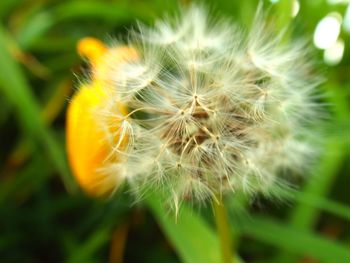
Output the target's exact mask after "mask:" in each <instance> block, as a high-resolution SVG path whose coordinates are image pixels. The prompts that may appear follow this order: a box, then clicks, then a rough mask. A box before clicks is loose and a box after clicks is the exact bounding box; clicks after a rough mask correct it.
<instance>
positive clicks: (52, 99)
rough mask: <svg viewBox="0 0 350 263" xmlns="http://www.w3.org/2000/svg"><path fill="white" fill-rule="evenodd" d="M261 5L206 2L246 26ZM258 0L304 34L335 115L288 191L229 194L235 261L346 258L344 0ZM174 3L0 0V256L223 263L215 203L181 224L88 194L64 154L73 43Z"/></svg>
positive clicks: (123, 197)
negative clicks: (304, 176) (275, 195)
mask: <svg viewBox="0 0 350 263" xmlns="http://www.w3.org/2000/svg"><path fill="white" fill-rule="evenodd" d="M189 2H190V1H182V2H181V3H182V4H188V3H189ZM258 2H259V1H255V0H249V1H248V0H246V1H230V0H226V1H225V0H218V1H212V2H211V1H207V3H208V5H209V6H213V7H214V9H215V10H216V13H218V14H225V15H226V16H229V17H232V19H233V20H234V21H236V22H237V23H239V24H240V25H242V27H249V25H250V24H251V22H252V19H253V16H254V13H255V12H256V9H257V6H258ZM263 2H264V8H265V9H267V10H269V17H271V19H276V22H275V24H276V27H280V28H283V27H284V26H287V25H288V24H290V25H291V27H290V28H291V32H292V33H291V34H290V35H289V36H290V38H298V37H303V38H306V39H307V40H308V41H309V42H310V46H311V49H312V50H313V53H314V56H315V61H316V62H317V67H318V69H317V70H318V71H319V72H320V73H321V74H322V75H323V77H324V78H325V80H326V81H325V82H324V83H323V84H322V85H321V86H320V87H319V88H320V89H322V90H323V91H324V92H325V93H326V94H327V99H326V100H327V101H326V103H327V104H328V105H329V106H328V107H327V108H328V111H329V116H330V118H329V120H328V121H327V123H326V124H325V125H323V126H322V127H319V129H320V131H322V133H323V134H324V137H323V139H322V140H323V143H324V149H323V151H322V154H321V156H320V159H319V160H318V162H317V163H316V165H315V166H314V167H312V170H311V171H310V175H312V176H313V177H311V179H310V180H306V181H305V182H304V181H302V182H300V192H298V193H296V194H295V196H293V197H290V198H289V199H288V200H287V201H283V202H277V203H276V200H265V199H264V198H256V200H253V201H250V202H249V204H248V206H247V207H248V208H247V210H248V211H246V212H241V210H243V208H242V206H243V205H242V206H239V202H237V200H236V199H237V198H236V197H228V198H227V200H226V201H227V203H228V204H230V220H231V223H232V224H231V228H232V229H231V230H232V235H233V236H234V240H235V247H236V250H237V251H238V254H239V257H240V260H241V261H242V262H260V263H263V262H264V263H265V262H266V263H268V262H271V263H288V262H290V263H292V262H303V263H316V262H334V263H346V262H350V227H349V226H350V224H349V221H350V176H349V172H350V165H349V163H350V162H349V153H350V151H349V149H350V148H349V145H350V101H349V95H350V57H349V56H350V52H349V48H350V41H349V40H350V4H349V2H350V1H349V0H328V1H326V0H312V1H311V0H310V1H307V0H304V1H296V0H295V1H294V0H280V1H277V0H275V1H267V0H266V1H263ZM178 3H179V2H178V1H170V0H165V1H161V0H149V1H146V0H133V1H132V0H129V1H127V0H104V1H102V0H101V1H97V0H95V1H88V0H86V1H76V0H52V1H49V0H1V1H0V19H1V24H0V127H1V129H0V145H1V148H0V262H115V263H118V262H165V263H172V262H186V263H207V262H208V263H211V262H212V263H215V262H219V258H220V255H219V243H218V238H217V236H216V234H215V226H214V224H213V219H212V211H211V207H210V205H207V206H206V207H201V208H196V209H194V211H192V210H191V209H187V208H186V207H185V208H184V209H183V210H182V212H181V214H180V217H179V218H178V222H177V223H176V222H175V218H174V217H173V216H171V215H170V214H169V213H167V211H164V210H163V208H162V206H161V205H160V204H159V202H158V201H157V200H156V198H150V199H149V200H147V201H146V202H143V203H138V204H133V200H132V199H131V198H130V197H129V196H128V194H126V193H123V191H120V192H119V193H117V195H116V196H115V197H113V198H112V199H110V200H93V199H90V198H88V197H86V196H85V195H84V194H83V193H82V192H81V191H80V190H79V189H78V187H77V185H76V184H75V182H74V180H73V178H72V176H71V173H70V170H69V167H68V165H67V161H66V157H65V135H64V126H65V109H66V106H67V102H68V100H69V98H70V96H71V95H72V93H73V92H74V90H75V88H76V86H77V84H78V81H77V79H76V77H75V76H74V75H75V74H77V75H79V74H81V73H82V71H83V68H84V65H83V62H82V60H81V59H80V58H79V57H78V56H77V54H76V43H77V41H78V40H79V39H81V38H82V37H85V36H93V37H97V38H100V39H103V40H110V39H113V38H115V37H120V38H121V39H123V37H124V38H125V32H126V30H127V28H130V27H132V26H135V25H136V20H140V21H143V22H144V23H148V24H152V22H153V21H154V20H155V19H156V18H157V17H159V16H162V15H163V14H165V13H169V12H170V13H172V12H174V10H176V8H177V6H178ZM291 14H293V16H292V15H291ZM272 17H274V18H272ZM316 28H317V30H316Z"/></svg>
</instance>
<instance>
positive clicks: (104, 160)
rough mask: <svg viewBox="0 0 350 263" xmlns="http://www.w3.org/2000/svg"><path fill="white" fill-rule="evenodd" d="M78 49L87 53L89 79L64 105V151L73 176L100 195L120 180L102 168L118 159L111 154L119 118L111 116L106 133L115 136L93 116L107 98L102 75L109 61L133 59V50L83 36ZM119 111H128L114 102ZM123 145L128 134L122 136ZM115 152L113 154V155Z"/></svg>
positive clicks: (86, 188) (116, 139)
mask: <svg viewBox="0 0 350 263" xmlns="http://www.w3.org/2000/svg"><path fill="white" fill-rule="evenodd" d="M78 53H79V54H80V55H81V56H83V57H86V58H87V59H88V60H89V62H90V64H91V68H92V80H91V83H89V84H85V85H82V86H81V87H80V88H79V90H78V91H77V93H76V94H75V95H74V96H73V98H72V100H71V103H70V104H69V106H68V109H67V127H66V136H67V152H68V159H69V163H70V165H71V168H72V171H73V174H74V176H75V177H76V179H77V181H78V183H79V184H80V186H81V187H82V188H83V189H84V190H85V191H86V192H87V193H88V194H89V195H92V196H102V195H106V194H109V193H111V192H112V191H114V189H116V188H117V186H118V185H119V184H120V182H119V181H118V177H117V176H111V175H107V174H106V173H104V172H103V170H102V169H101V168H102V166H105V165H106V164H108V163H109V162H111V163H115V162H118V161H119V160H117V159H118V158H117V157H115V156H114V155H110V153H111V151H112V147H113V144H115V143H116V142H118V141H119V140H120V138H119V137H120V133H119V132H118V129H119V127H120V122H121V120H120V119H113V120H112V119H110V120H107V121H108V122H113V125H109V127H111V128H110V129H112V130H110V131H109V134H114V135H115V138H112V139H110V138H107V137H106V133H105V131H104V130H103V129H102V128H101V126H100V125H99V123H98V121H97V119H96V109H98V107H100V106H101V105H103V104H104V103H105V102H106V100H107V98H108V89H109V88H110V84H109V83H108V80H107V78H106V77H105V76H106V75H107V74H108V73H109V72H108V69H109V67H108V63H109V61H113V64H114V65H118V64H120V63H122V62H123V61H125V60H127V59H136V58H137V54H136V52H135V51H134V50H133V49H131V48H128V47H124V46H120V47H114V48H107V47H106V46H105V45H104V44H103V43H102V42H101V41H99V40H97V39H94V38H85V39H83V40H81V41H80V42H79V43H78ZM116 106H117V108H118V111H119V112H121V113H122V114H123V115H126V114H127V110H126V108H125V106H124V105H123V104H122V103H121V102H117V103H116ZM122 140H123V141H124V143H121V144H120V146H119V147H120V148H122V147H123V145H125V141H127V138H126V137H125V138H123V139H122ZM113 156H114V157H113Z"/></svg>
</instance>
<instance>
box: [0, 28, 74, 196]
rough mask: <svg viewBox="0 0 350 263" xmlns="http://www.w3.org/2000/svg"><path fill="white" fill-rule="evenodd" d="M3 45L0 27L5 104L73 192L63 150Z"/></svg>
mask: <svg viewBox="0 0 350 263" xmlns="http://www.w3.org/2000/svg"><path fill="white" fill-rule="evenodd" d="M6 43H8V41H7V40H6V33H5V30H4V28H3V27H1V26H0V50H1V52H0V61H1V63H0V90H1V92H2V93H3V94H4V95H5V97H6V98H7V100H8V101H9V103H11V104H12V105H13V106H14V109H15V111H16V115H17V117H18V120H19V123H20V124H21V125H22V129H23V131H24V134H25V135H27V136H28V137H29V138H31V139H33V140H35V141H37V142H38V143H39V144H41V146H42V147H44V148H45V149H46V151H47V152H48V154H49V155H50V157H51V160H52V163H53V164H54V165H55V167H56V169H57V170H58V171H59V173H60V175H61V176H62V179H63V182H64V183H65V185H66V187H67V188H68V189H69V190H70V191H73V190H74V189H76V185H75V183H74V181H73V180H72V179H71V175H70V173H69V169H68V166H67V164H66V160H65V153H64V149H63V147H62V146H61V145H59V143H58V142H57V141H56V140H55V138H54V136H53V134H52V133H51V131H50V130H49V129H48V127H46V125H45V124H44V122H43V120H42V118H41V114H40V107H39V104H38V103H37V101H36V99H35V97H34V95H33V94H32V92H31V89H30V87H29V85H28V83H27V82H26V79H25V77H24V75H23V73H22V71H21V68H20V67H19V65H18V64H17V63H16V62H15V61H14V60H13V58H12V57H11V54H10V52H9V50H8V46H7V45H6Z"/></svg>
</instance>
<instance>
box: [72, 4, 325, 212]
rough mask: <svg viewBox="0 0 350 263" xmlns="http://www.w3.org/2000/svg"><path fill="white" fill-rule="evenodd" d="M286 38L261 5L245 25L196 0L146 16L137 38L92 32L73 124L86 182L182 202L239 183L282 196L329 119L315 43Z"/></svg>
mask: <svg viewBox="0 0 350 263" xmlns="http://www.w3.org/2000/svg"><path fill="white" fill-rule="evenodd" d="M282 40H283V34H278V33H276V32H274V31H273V30H271V28H270V27H269V25H268V24H267V23H266V22H265V19H264V17H263V15H261V12H258V15H257V17H256V19H255V23H254V26H253V27H252V29H251V31H250V32H248V33H246V32H244V31H243V30H242V29H240V28H239V27H238V26H237V25H235V24H234V23H232V22H231V21H229V20H227V19H215V20H214V19H211V18H210V17H209V16H208V13H207V12H206V10H205V8H203V7H200V6H191V7H189V8H187V9H184V10H182V12H181V14H180V15H179V17H178V18H177V19H175V20H169V19H167V20H161V21H157V22H156V23H155V25H154V27H152V28H149V27H147V26H144V25H140V26H139V27H138V28H137V30H135V31H133V32H132V33H131V34H130V38H129V41H128V43H127V44H126V46H120V45H114V46H112V47H105V46H103V44H101V43H100V42H94V41H92V40H91V41H92V42H91V41H90V42H88V44H86V42H85V45H82V47H81V49H82V52H81V53H83V55H85V56H87V57H88V58H90V62H91V65H92V72H91V81H90V83H88V84H85V85H83V86H82V87H81V88H80V90H79V91H78V94H77V95H76V96H75V97H74V98H73V100H72V103H71V105H70V109H69V112H68V130H67V131H68V133H67V134H68V147H69V149H68V150H69V155H70V156H71V158H70V159H71V164H72V166H73V169H74V170H75V173H76V175H77V177H78V181H79V182H80V183H81V185H82V186H83V187H84V188H85V189H87V191H88V192H92V193H93V194H106V193H111V192H114V191H115V190H116V189H117V188H118V187H119V186H120V185H121V184H122V183H124V182H125V183H126V184H127V185H128V187H129V189H130V190H131V192H132V193H134V194H135V195H136V197H142V196H143V195H144V194H145V193H147V191H152V190H153V189H154V188H156V189H158V190H157V191H158V192H159V191H160V192H163V193H164V195H165V196H167V200H166V202H167V203H168V204H170V205H171V206H172V207H173V208H174V209H175V210H178V208H179V206H180V205H181V203H182V202H183V201H184V200H189V201H193V202H197V203H198V202H203V201H205V200H208V199H214V200H216V199H217V198H218V197H221V196H222V195H224V194H227V193H230V192H233V193H245V194H247V195H251V196H252V195H256V194H258V193H262V194H265V195H273V194H274V193H275V192H276V189H278V188H280V187H284V186H286V185H287V184H288V180H286V177H287V176H284V175H285V174H286V171H293V170H296V169H297V170H298V171H302V170H303V169H304V168H305V166H306V165H307V164H308V161H307V160H310V159H311V158H312V156H314V148H313V147H312V145H310V144H309V143H308V140H307V138H308V137H310V135H311V136H312V132H311V130H310V128H309V127H310V124H311V123H312V122H314V121H315V120H317V119H318V118H319V106H318V104H317V103H315V86H316V85H317V84H318V80H317V78H316V77H314V76H313V74H312V70H311V69H312V67H311V64H310V63H309V62H308V58H307V52H306V51H305V50H306V49H305V45H304V44H303V43H299V42H298V43H291V44H287V43H284V42H283V41H282ZM86 46H87V47H90V48H86V49H84V47H86ZM88 93H90V95H89V94H88ZM84 98H85V99H84ZM91 98H93V99H91ZM78 104H79V105H78ZM82 105H83V106H82ZM79 109H80V112H79V113H76V112H75V111H78V110H79ZM72 116H74V117H72ZM74 118H75V121H72V119H74ZM86 123H88V124H89V125H87V124H86ZM73 126H74V127H73ZM84 158H85V159H84ZM81 166H82V167H83V168H80V167H81ZM281 175H282V176H281Z"/></svg>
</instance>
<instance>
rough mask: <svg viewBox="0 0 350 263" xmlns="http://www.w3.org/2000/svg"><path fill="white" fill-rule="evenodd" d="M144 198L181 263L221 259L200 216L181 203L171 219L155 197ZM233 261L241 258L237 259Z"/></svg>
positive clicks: (210, 262)
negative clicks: (175, 214)
mask: <svg viewBox="0 0 350 263" xmlns="http://www.w3.org/2000/svg"><path fill="white" fill-rule="evenodd" d="M146 201H147V204H148V206H149V207H150V209H151V211H152V213H153V215H154V217H155V218H156V219H157V221H158V223H159V224H160V226H161V228H162V229H163V231H164V234H165V235H166V236H167V237H168V239H169V241H170V242H171V243H172V244H173V245H174V247H175V249H176V251H177V253H178V255H179V257H180V258H181V260H182V262H185V263H199V262H205V263H219V262H221V255H220V246H219V239H218V238H217V236H216V235H215V233H214V232H213V230H212V229H210V227H209V226H208V225H207V223H206V222H205V221H204V220H203V219H202V218H201V217H200V216H198V215H197V214H195V213H194V212H193V211H191V210H190V209H189V208H187V207H185V206H182V207H181V211H180V215H179V218H178V219H177V220H175V217H172V216H171V215H170V214H169V213H167V211H166V210H164V208H163V206H162V205H161V203H160V200H159V198H157V197H155V196H152V197H150V198H148V199H147V200H146ZM235 262H237V263H239V262H242V261H241V260H240V259H238V258H237V259H236V261H235Z"/></svg>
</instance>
